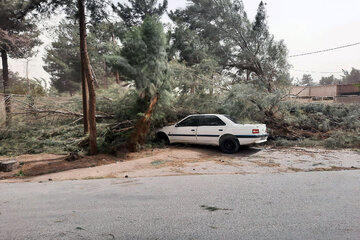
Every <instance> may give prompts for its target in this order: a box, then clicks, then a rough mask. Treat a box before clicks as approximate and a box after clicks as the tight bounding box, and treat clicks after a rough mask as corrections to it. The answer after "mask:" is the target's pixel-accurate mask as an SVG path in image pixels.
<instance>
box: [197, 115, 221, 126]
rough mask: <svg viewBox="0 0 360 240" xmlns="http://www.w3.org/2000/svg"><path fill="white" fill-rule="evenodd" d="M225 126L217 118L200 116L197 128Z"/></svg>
mask: <svg viewBox="0 0 360 240" xmlns="http://www.w3.org/2000/svg"><path fill="white" fill-rule="evenodd" d="M225 125H226V124H225V123H224V122H223V121H222V120H221V119H220V118H218V117H217V116H212V115H209V116H202V117H201V119H200V124H199V126H225Z"/></svg>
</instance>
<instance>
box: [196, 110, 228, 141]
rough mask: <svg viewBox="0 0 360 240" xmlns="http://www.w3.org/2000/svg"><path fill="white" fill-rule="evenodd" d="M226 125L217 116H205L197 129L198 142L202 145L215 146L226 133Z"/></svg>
mask: <svg viewBox="0 0 360 240" xmlns="http://www.w3.org/2000/svg"><path fill="white" fill-rule="evenodd" d="M225 128H226V124H225V123H224V122H223V121H222V120H221V119H220V118H219V117H217V116H215V115H203V116H201V118H200V122H199V126H198V128H197V142H198V143H200V144H211V145H212V144H215V145H217V144H218V142H219V136H220V135H222V133H223V132H225Z"/></svg>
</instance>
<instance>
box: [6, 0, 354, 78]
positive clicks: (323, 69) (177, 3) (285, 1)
mask: <svg viewBox="0 0 360 240" xmlns="http://www.w3.org/2000/svg"><path fill="white" fill-rule="evenodd" d="M168 1H169V9H170V10H173V9H176V8H184V7H185V6H186V4H187V3H186V1H185V0H168ZM243 2H244V6H245V9H246V12H247V13H248V16H249V17H250V18H253V17H254V16H255V14H256V9H257V6H258V4H259V2H260V0H243ZM264 2H266V4H267V11H268V22H269V27H270V32H271V33H272V34H274V36H275V38H276V39H278V40H280V39H284V41H285V43H286V45H287V47H288V49H289V55H296V54H301V53H307V52H313V51H317V50H323V49H328V48H333V47H338V46H343V45H348V44H352V43H356V42H360V12H359V9H360V1H359V0H342V1H339V0H267V1H264ZM52 25H55V23H52ZM42 38H43V41H44V42H45V44H44V45H43V46H42V47H41V48H40V53H39V54H38V56H37V57H35V58H33V59H32V60H31V61H30V64H29V68H30V77H42V78H45V79H48V78H49V75H48V74H47V73H46V72H45V71H44V70H43V68H42V64H43V62H42V60H41V59H42V56H43V54H44V47H45V46H46V45H48V43H49V41H50V39H51V37H50V36H49V34H48V33H45V34H44V35H43V36H42ZM289 62H290V64H291V65H292V66H293V68H292V69H291V75H292V76H293V77H295V78H301V76H302V75H303V74H304V73H305V74H311V75H312V76H313V78H314V79H315V81H318V80H319V79H320V77H321V76H329V75H331V74H332V73H330V72H334V73H335V74H334V75H336V76H340V75H341V73H337V72H341V70H342V69H345V70H350V69H351V68H352V67H355V68H358V69H360V45H357V46H354V47H350V48H345V49H340V50H336V51H331V52H326V53H321V54H315V55H309V56H302V57H297V58H289ZM25 63H26V61H25V60H17V61H14V60H11V61H10V69H11V70H12V71H18V72H19V73H20V75H22V76H24V75H25V65H26V64H25Z"/></svg>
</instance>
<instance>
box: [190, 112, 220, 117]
mask: <svg viewBox="0 0 360 240" xmlns="http://www.w3.org/2000/svg"><path fill="white" fill-rule="evenodd" d="M193 116H224V115H223V114H214V113H206V114H191V115H189V116H188V117H193Z"/></svg>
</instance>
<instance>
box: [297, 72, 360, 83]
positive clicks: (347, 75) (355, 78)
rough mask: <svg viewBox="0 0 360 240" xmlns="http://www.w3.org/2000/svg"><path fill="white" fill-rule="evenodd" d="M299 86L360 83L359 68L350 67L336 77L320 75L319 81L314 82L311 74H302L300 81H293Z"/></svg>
mask: <svg viewBox="0 0 360 240" xmlns="http://www.w3.org/2000/svg"><path fill="white" fill-rule="evenodd" d="M295 84H297V85H301V86H315V85H322V86H324V85H334V84H360V70H359V69H356V68H352V69H351V71H350V72H349V71H346V70H343V75H342V76H341V77H340V78H336V77H335V76H334V75H331V76H328V77H321V79H320V81H319V83H318V84H317V83H315V82H314V79H313V78H312V76H311V74H304V75H303V76H302V78H301V79H300V81H298V82H297V83H295Z"/></svg>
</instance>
